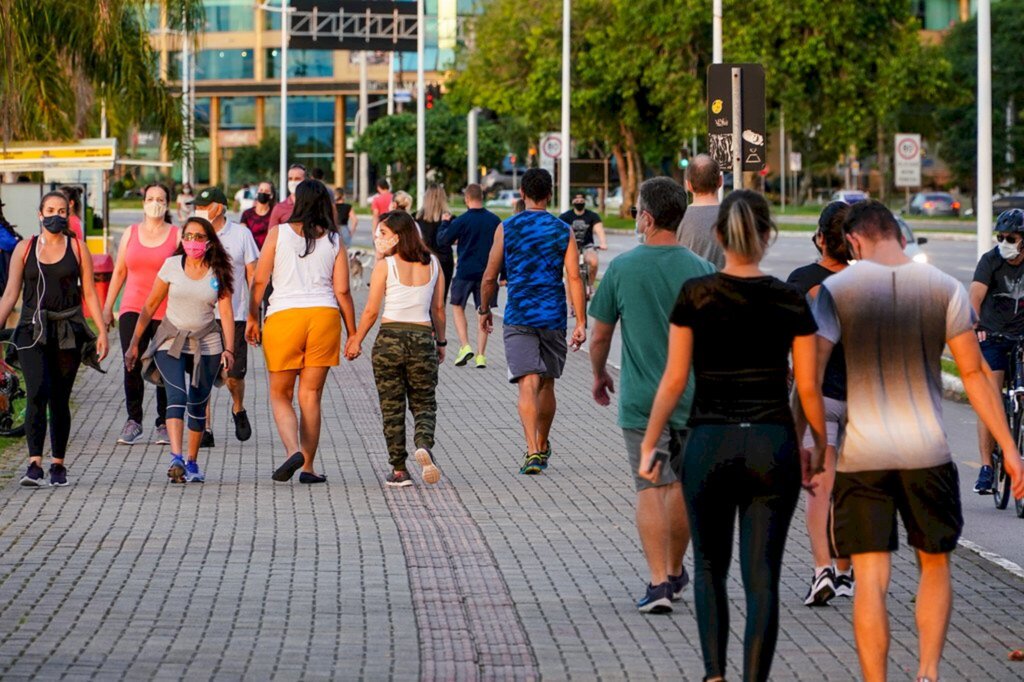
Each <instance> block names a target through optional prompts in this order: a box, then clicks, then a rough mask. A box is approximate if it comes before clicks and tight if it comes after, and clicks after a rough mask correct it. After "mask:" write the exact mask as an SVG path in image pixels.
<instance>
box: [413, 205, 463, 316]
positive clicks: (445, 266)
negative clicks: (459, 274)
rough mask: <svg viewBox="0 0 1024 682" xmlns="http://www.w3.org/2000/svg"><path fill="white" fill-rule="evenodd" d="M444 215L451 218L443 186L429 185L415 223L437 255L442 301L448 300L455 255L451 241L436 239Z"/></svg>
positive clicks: (433, 252) (424, 239) (429, 247)
mask: <svg viewBox="0 0 1024 682" xmlns="http://www.w3.org/2000/svg"><path fill="white" fill-rule="evenodd" d="M410 198H411V197H410ZM446 216H447V217H448V219H451V213H449V211H448V196H447V195H446V194H445V192H444V187H442V186H440V185H431V186H430V187H428V188H427V191H426V193H425V194H424V195H423V208H421V209H420V210H419V211H418V212H417V213H416V225H417V226H418V228H419V233H420V235H422V237H423V242H424V243H425V244H426V245H427V248H428V249H430V252H431V253H432V254H434V255H435V256H436V257H437V262H438V263H440V265H441V273H442V274H443V275H444V301H447V300H448V290H449V288H450V287H451V284H452V273H453V272H454V271H455V256H453V255H452V245H451V242H449V243H447V244H443V245H442V244H441V242H440V241H439V240H438V235H439V232H440V230H441V226H442V225H443V223H444V220H445V217H446Z"/></svg>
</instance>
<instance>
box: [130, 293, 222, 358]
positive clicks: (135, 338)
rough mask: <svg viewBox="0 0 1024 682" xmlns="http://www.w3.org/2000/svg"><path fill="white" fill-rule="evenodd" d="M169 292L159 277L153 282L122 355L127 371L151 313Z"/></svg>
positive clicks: (137, 351) (137, 350)
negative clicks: (126, 349)
mask: <svg viewBox="0 0 1024 682" xmlns="http://www.w3.org/2000/svg"><path fill="white" fill-rule="evenodd" d="M169 290H170V285H168V284H167V282H165V281H163V280H162V279H160V278H159V277H157V278H156V279H155V280H153V288H152V289H150V291H149V298H147V299H146V305H144V306H142V310H141V312H139V321H138V322H136V323H135V332H134V333H133V334H132V340H131V342H130V343H129V344H128V352H126V353H125V354H124V365H125V367H127V368H128V369H129V370H130V369H131V368H132V367H134V366H135V362H136V361H137V360H138V358H139V339H141V338H142V335H143V334H144V333H145V331H146V327H147V326H148V325H149V321H150V320H152V319H153V313H155V312H156V309H157V308H159V307H160V304H161V303H163V302H164V299H165V298H167V292H168V291H169ZM230 318H231V313H230V312H229V313H228V319H230ZM232 330H233V329H232Z"/></svg>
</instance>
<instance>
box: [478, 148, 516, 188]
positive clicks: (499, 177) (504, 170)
mask: <svg viewBox="0 0 1024 682" xmlns="http://www.w3.org/2000/svg"><path fill="white" fill-rule="evenodd" d="M526 171H527V167H526V166H524V165H522V164H516V165H515V166H513V165H512V156H511V155H506V156H505V158H504V159H502V160H501V164H500V165H499V166H496V167H494V168H492V169H491V170H489V171H487V174H486V175H485V176H484V177H483V178H481V179H480V187H482V188H483V190H484V193H485V194H497V193H498V192H500V191H501V190H503V189H516V188H517V187H519V181H520V180H521V179H522V177H523V173H525V172H526Z"/></svg>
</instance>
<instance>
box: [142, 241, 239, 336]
mask: <svg viewBox="0 0 1024 682" xmlns="http://www.w3.org/2000/svg"><path fill="white" fill-rule="evenodd" d="M156 276H157V277H159V278H160V279H161V280H162V281H164V282H167V284H168V286H169V287H170V288H169V290H168V292H167V313H166V315H165V317H166V318H167V320H168V321H170V323H171V324H173V325H174V326H175V327H177V328H178V329H180V330H182V331H187V332H197V331H199V330H200V329H202V328H203V327H205V326H207V325H208V324H210V323H211V322H213V320H214V316H213V311H214V310H215V309H216V308H217V299H218V298H219V289H220V286H219V283H218V282H217V278H216V277H215V276H214V274H213V270H207V271H206V272H205V273H204V274H203V276H202V277H200V278H199V279H192V278H191V277H189V276H188V275H186V274H185V270H184V268H182V265H181V256H171V257H170V258H168V259H167V260H165V261H164V264H163V266H162V267H161V268H160V272H158V273H157V275H156ZM171 344H172V341H171V340H168V341H166V342H165V343H164V344H163V345H162V346H161V347H160V349H159V350H168V349H169V348H170V347H171ZM200 350H201V352H202V354H203V355H215V354H218V353H221V352H223V351H224V345H223V343H222V341H221V338H220V331H219V330H218V331H215V332H211V333H210V334H207V335H206V336H205V337H203V339H202V341H201V342H200Z"/></svg>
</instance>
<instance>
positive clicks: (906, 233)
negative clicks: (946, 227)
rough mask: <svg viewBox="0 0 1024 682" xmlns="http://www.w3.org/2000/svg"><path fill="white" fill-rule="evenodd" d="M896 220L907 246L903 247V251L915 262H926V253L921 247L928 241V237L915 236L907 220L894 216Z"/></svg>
mask: <svg viewBox="0 0 1024 682" xmlns="http://www.w3.org/2000/svg"><path fill="white" fill-rule="evenodd" d="M896 222H897V223H899V224H900V231H901V232H902V233H903V238H904V239H906V240H907V246H906V247H905V248H904V249H903V253H905V254H907V255H908V256H910V258H911V259H912V260H913V261H914V262H915V263H927V262H928V254H927V253H925V252H924V250H923V249H922V248H921V247H922V246H923V245H924V244H927V243H928V237H915V236H914V231H913V230H912V229H910V225H908V224H907V221H906V220H904V219H903V218H900V217H899V216H896Z"/></svg>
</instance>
